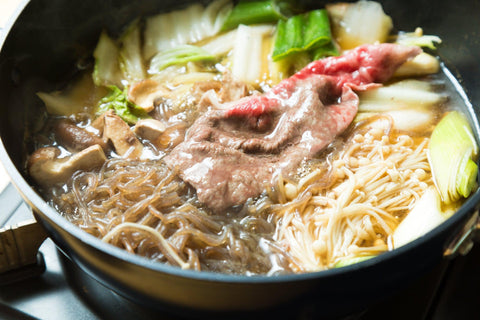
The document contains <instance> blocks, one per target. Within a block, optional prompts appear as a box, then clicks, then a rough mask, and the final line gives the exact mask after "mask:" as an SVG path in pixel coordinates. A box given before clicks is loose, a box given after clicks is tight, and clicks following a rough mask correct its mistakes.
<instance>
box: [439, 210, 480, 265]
mask: <svg viewBox="0 0 480 320" xmlns="http://www.w3.org/2000/svg"><path fill="white" fill-rule="evenodd" d="M475 242H480V216H479V210H478V209H477V210H475V212H474V213H473V214H472V216H471V217H470V219H468V221H467V223H465V225H464V226H463V228H462V229H461V230H460V232H459V233H457V234H456V235H455V236H454V237H453V239H452V240H451V241H450V242H449V244H448V245H447V246H446V249H445V251H444V253H443V256H444V257H446V258H449V259H450V258H455V257H456V256H458V255H459V254H461V255H466V254H467V253H468V252H470V250H471V249H472V247H473V244H474V243H475Z"/></svg>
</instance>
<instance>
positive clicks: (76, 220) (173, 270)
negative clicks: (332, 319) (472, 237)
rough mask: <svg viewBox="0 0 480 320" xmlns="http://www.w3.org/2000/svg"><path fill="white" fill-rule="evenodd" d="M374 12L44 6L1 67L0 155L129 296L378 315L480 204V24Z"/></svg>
mask: <svg viewBox="0 0 480 320" xmlns="http://www.w3.org/2000/svg"><path fill="white" fill-rule="evenodd" d="M382 5H383V10H384V11H385V12H386V13H387V14H388V15H387V14H385V13H384V12H383V11H382V7H381V6H380V5H378V4H377V3H373V2H364V1H362V2H358V3H357V2H355V3H351V4H345V3H341V4H338V3H336V4H334V3H330V4H328V5H327V6H325V4H316V3H312V4H309V3H305V4H302V7H301V8H300V6H291V5H289V3H287V2H285V3H282V5H280V6H279V7H275V6H274V7H272V5H271V3H270V2H269V1H264V2H250V3H243V2H241V3H240V4H237V3H230V2H228V1H214V2H209V3H201V4H200V3H195V4H194V3H189V2H184V3H170V2H168V3H162V4H158V3H155V1H141V2H139V3H135V4H132V3H129V2H122V1H118V2H114V3H113V2H108V3H100V4H99V3H94V2H89V1H83V2H81V3H79V4H78V5H77V6H76V7H75V6H73V4H72V2H66V1H65V2H63V1H57V2H55V3H51V2H49V3H48V4H46V3H44V2H43V1H31V2H29V3H28V4H27V5H26V7H25V9H24V11H23V12H22V14H21V15H20V16H19V18H18V19H17V21H16V22H15V24H14V25H13V26H12V28H11V30H10V31H9V32H8V35H7V36H6V38H5V42H4V45H3V48H2V51H1V56H0V59H1V60H0V77H1V78H0V81H1V84H2V90H1V91H0V95H1V98H2V99H1V101H3V104H2V109H1V112H2V117H1V119H2V120H1V121H2V122H1V135H2V141H3V146H4V149H5V150H3V151H4V152H3V154H2V160H3V162H4V163H5V166H6V167H7V169H8V170H9V172H10V173H11V176H12V180H13V182H14V183H15V184H16V186H17V187H18V189H19V190H20V192H21V193H22V194H23V196H24V198H25V199H26V201H27V202H28V203H29V204H30V205H31V206H32V208H33V209H34V212H35V216H36V218H37V221H38V224H40V225H41V226H42V227H43V228H44V229H45V230H46V231H47V234H48V236H50V237H51V238H52V239H53V240H54V241H55V243H56V244H57V245H58V247H59V248H60V250H62V251H63V252H64V253H65V255H66V256H68V257H69V258H70V259H71V260H72V261H73V262H74V263H76V264H77V265H79V266H80V267H81V268H82V269H83V270H85V271H86V272H88V273H89V274H90V275H92V276H93V277H94V278H96V279H98V280H99V281H100V282H101V283H103V284H105V285H106V286H107V287H109V288H112V289H113V290H114V291H116V292H118V293H120V294H121V295H123V296H126V297H128V298H129V299H132V300H134V301H137V302H141V303H143V304H146V305H149V306H173V307H175V308H180V309H187V310H188V309H202V310H207V311H238V310H256V309H262V308H267V307H275V306H278V305H281V304H284V303H286V302H288V303H291V304H292V305H295V304H296V303H300V302H301V301H305V300H308V301H319V303H321V304H322V305H323V304H324V305H325V313H326V314H332V313H333V314H335V313H336V312H338V313H343V312H348V311H349V310H353V309H355V308H358V307H362V306H365V305H367V304H368V303H369V302H370V303H371V302H372V301H375V299H376V298H378V297H380V296H383V295H385V293H393V292H394V291H395V290H396V289H398V288H400V287H401V286H402V285H404V284H405V283H408V282H409V281H411V280H413V279H415V278H416V277H418V276H419V275H420V274H422V273H423V272H426V271H427V270H429V268H431V267H432V266H433V265H434V264H435V263H437V262H438V261H439V260H440V259H441V258H442V255H443V253H444V252H445V250H446V249H447V247H449V246H451V245H452V243H453V244H454V245H455V244H456V243H455V242H454V240H455V237H456V236H457V235H458V234H459V233H461V232H462V230H463V228H464V226H465V224H466V223H467V221H468V222H470V223H471V222H472V221H475V220H472V219H475V218H476V209H477V208H476V207H477V203H478V197H479V195H478V191H477V190H478V188H477V183H476V180H477V165H476V161H477V158H476V157H477V153H478V150H477V149H478V146H477V145H478V138H477V135H478V133H477V130H478V124H477V116H476V109H474V108H472V107H471V104H470V102H471V103H472V104H473V105H474V106H475V105H476V103H478V102H479V100H480V97H479V96H478V93H476V92H475V91H473V88H475V86H476V84H477V80H476V77H475V76H474V75H475V74H477V73H478V72H479V71H480V70H479V66H478V62H477V61H478V59H476V56H477V55H478V52H479V51H478V50H476V49H478V48H476V47H475V46H477V47H478V43H476V42H475V41H474V39H475V38H474V37H475V36H474V32H475V31H474V30H471V28H472V26H471V24H466V23H464V22H463V21H464V20H465V18H464V17H465V16H471V17H472V19H473V20H474V19H478V13H479V10H480V8H479V7H478V5H476V7H475V5H473V6H470V7H469V8H466V7H460V6H455V5H453V4H450V3H447V2H446V1H445V2H440V3H438V5H437V7H436V8H435V10H433V9H432V8H431V7H430V6H429V5H428V3H426V2H425V4H423V3H422V2H420V3H418V2H415V3H412V4H410V3H402V4H399V3H394V2H393V1H385V2H382ZM252 6H253V7H252ZM255 6H257V7H255ZM251 8H256V9H255V10H258V8H262V10H263V11H262V12H263V16H261V17H255V18H252V15H251V14H248V15H244V14H242V11H243V13H244V12H245V11H244V10H247V11H248V10H253V9H251ZM272 8H273V9H272ZM358 12H359V13H361V14H358ZM364 13H365V14H367V16H368V17H369V20H371V21H373V22H374V23H373V22H372V23H371V26H368V28H367V29H366V30H367V31H366V32H363V34H362V28H360V27H359V25H361V24H362V20H361V19H362V18H361V17H362V16H363V14H364ZM447 13H448V15H447ZM52 16H55V17H56V18H55V19H52ZM187 16H188V19H187V18H186V17H187ZM452 16H454V17H459V18H457V19H461V20H459V21H450V22H451V23H452V24H455V26H456V27H457V28H458V29H456V30H455V32H453V30H452V29H449V28H448V27H446V25H447V24H446V21H441V19H440V18H439V17H444V19H453V18H451V17H452ZM460 17H461V18H460ZM242 19H243V20H242ZM359 19H360V20H359ZM363 19H364V18H363ZM172 21H175V23H173V22H172ZM196 23H197V24H196ZM209 24H210V25H209ZM198 25H202V28H199V27H198ZM196 27H198V28H196ZM420 28H423V30H422V29H420ZM397 29H398V30H404V32H398V31H397ZM159 30H162V31H159ZM192 30H195V32H191V31H192ZM357 31H358V32H357ZM459 33H462V34H466V35H470V37H464V36H462V37H461V38H462V39H461V40H460V39H459V37H458V34H459ZM372 37H373V38H372ZM292 39H296V41H292ZM298 39H300V40H298ZM465 39H468V41H471V42H465V41H466V40H465ZM440 42H441V43H440ZM436 55H439V57H440V58H437V57H436ZM447 67H448V68H449V69H448V68H447ZM454 75H455V76H458V77H461V79H462V85H463V86H464V87H465V88H466V90H467V95H468V97H469V98H468V99H469V100H468V99H467V98H466V97H465V94H464V93H463V89H462V88H461V87H460V86H459V85H458V82H457V80H455V76H454ZM469 101H470V102H469ZM452 181H453V182H452ZM345 304H346V305H347V307H346V306H345ZM340 305H342V307H341V308H340V309H338V308H339V306H340ZM347 309H348V310H347Z"/></svg>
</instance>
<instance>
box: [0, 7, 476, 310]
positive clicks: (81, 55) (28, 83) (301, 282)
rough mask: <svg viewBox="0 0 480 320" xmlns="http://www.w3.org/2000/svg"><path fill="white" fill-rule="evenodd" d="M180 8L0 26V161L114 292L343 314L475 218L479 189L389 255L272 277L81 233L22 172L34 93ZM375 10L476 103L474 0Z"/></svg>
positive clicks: (39, 12) (41, 12) (32, 11)
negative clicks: (200, 266)
mask: <svg viewBox="0 0 480 320" xmlns="http://www.w3.org/2000/svg"><path fill="white" fill-rule="evenodd" d="M188 2H189V1H161V2H160V1H153V0H152V1H124V0H122V1H120V0H108V1H98V0H82V1H71V0H69V1H66V0H64V1H61V0H32V1H25V2H24V3H25V9H24V10H23V12H21V14H19V17H18V19H17V20H16V22H15V23H13V22H12V23H10V25H8V26H7V29H9V32H8V34H6V35H5V36H4V39H1V40H0V44H1V43H2V42H3V48H2V49H1V52H0V101H1V103H0V133H1V139H2V143H3V145H2V146H1V148H0V158H1V160H2V162H3V164H4V166H5V167H6V169H7V171H8V172H9V174H10V176H11V179H12V181H13V183H14V184H15V186H16V187H17V189H18V190H19V192H20V193H21V194H22V196H23V198H24V199H25V201H26V202H27V203H28V204H29V205H30V206H31V207H32V208H33V210H34V214H35V217H36V220H37V221H38V223H39V224H40V225H41V226H43V228H44V229H45V230H46V232H47V234H48V236H49V237H51V238H52V239H53V240H54V242H55V243H56V245H57V246H58V248H59V249H60V250H61V251H62V252H64V253H65V255H66V256H68V257H69V258H70V259H71V260H72V261H73V263H75V264H76V265H78V266H80V267H81V268H82V269H83V270H84V271H86V272H87V273H88V274H90V275H91V276H92V277H94V278H95V279H97V280H98V281H100V282H101V283H103V284H104V285H106V286H107V287H109V288H111V289H113V290H114V291H116V292H118V293H119V294H121V295H123V296H125V297H127V298H129V299H132V300H134V301H136V302H140V303H142V304H144V305H146V306H149V307H155V308H156V307H159V306H160V307H173V308H174V309H175V310H184V311H185V310H192V309H194V310H202V311H207V312H210V311H214V312H231V311H249V310H258V309H264V308H270V307H277V306H279V305H285V304H291V305H293V304H296V303H299V302H303V301H315V303H316V304H319V305H321V308H323V310H324V311H325V314H343V313H347V312H351V311H354V310H357V309H358V308H362V307H364V306H367V305H369V304H372V303H373V302H374V301H375V300H376V299H377V298H379V297H381V296H386V295H390V294H393V293H394V292H395V291H396V290H398V289H400V288H402V287H404V286H406V284H408V283H410V282H412V281H414V280H415V279H417V278H418V277H419V276H420V275H422V274H423V273H425V272H427V271H428V270H430V269H431V268H432V267H433V266H434V265H436V264H437V263H438V262H439V261H440V260H441V259H442V257H443V255H444V252H445V250H446V248H447V247H448V246H450V245H451V243H452V241H454V240H455V237H456V236H457V235H458V234H459V233H461V232H462V229H463V228H464V225H465V224H466V223H467V221H469V220H470V221H473V220H472V219H473V218H475V217H476V215H478V212H477V210H478V205H479V203H480V191H478V190H477V191H476V193H475V194H474V195H473V196H472V197H471V198H470V199H469V200H468V201H467V202H466V203H465V204H464V205H463V206H462V208H461V209H460V210H459V211H458V212H457V213H456V214H455V215H454V216H453V217H452V218H450V219H449V220H448V221H446V222H445V223H443V224H442V225H440V226H439V227H437V228H436V229H434V230H433V231H431V232H429V233H428V234H427V235H425V236H424V237H422V238H420V239H417V240H416V241H413V242H412V243H410V244H408V245H406V246H404V247H401V248H399V249H397V250H394V251H392V252H387V253H385V254H382V255H380V256H379V257H376V258H374V259H371V260H368V261H365V262H362V263H359V264H356V265H352V266H349V267H345V268H340V269H335V270H328V271H322V272H315V273H309V274H296V275H285V276H278V277H267V276H254V277H247V276H238V275H225V274H217V273H211V272H195V271H189V270H181V269H179V268H176V267H171V266H167V265H162V264H159V263H155V262H152V261H149V260H146V259H144V258H141V257H138V256H134V255H131V254H128V253H126V252H125V251H123V250H121V249H118V248H114V247H112V246H110V245H108V244H105V243H103V242H101V241H100V240H99V239H97V238H95V237H93V236H90V235H89V234H86V233H84V232H83V231H81V230H80V229H78V228H77V227H75V226H73V225H72V224H70V223H69V222H67V221H66V220H65V219H64V218H62V217H61V216H60V215H59V214H58V213H57V212H56V211H55V210H54V209H53V208H51V207H50V206H48V205H47V204H46V203H45V201H44V200H43V199H42V198H41V196H40V195H39V194H37V192H36V191H35V189H34V188H32V183H31V181H30V178H29V177H28V176H27V175H26V173H25V168H24V163H25V150H26V148H28V146H26V144H25V139H24V138H25V136H26V135H27V134H28V130H29V124H31V123H32V120H33V119H35V118H37V117H39V116H41V111H40V110H42V109H41V107H40V106H41V102H40V101H39V100H38V98H37V97H36V96H35V92H37V91H49V90H52V89H54V88H56V86H58V84H59V83H64V82H66V81H68V80H69V79H70V78H71V77H72V76H73V75H74V74H75V73H76V72H77V71H78V68H77V66H78V65H79V64H81V63H82V61H86V60H88V59H89V58H90V57H91V53H92V51H93V48H94V46H95V44H96V41H97V39H98V35H99V33H100V31H101V30H102V29H103V28H106V29H108V30H109V31H111V32H112V33H115V32H117V33H118V32H119V31H120V29H121V27H122V26H125V25H126V24H127V23H128V22H129V21H131V20H132V19H134V18H136V17H138V16H140V15H150V14H154V13H157V12H161V11H165V10H167V9H169V8H172V7H174V6H181V5H183V4H185V3H188ZM313 2H314V1H311V3H313ZM382 3H383V6H384V9H385V11H386V12H387V13H388V14H389V15H391V16H392V18H393V21H394V23H395V25H396V26H398V27H400V28H401V29H402V30H414V29H415V27H417V26H421V27H423V28H424V30H425V32H426V33H428V34H436V35H439V36H440V37H441V38H442V39H443V44H442V46H441V48H440V49H439V51H438V53H439V55H440V56H441V58H442V59H443V61H445V63H446V64H447V66H448V67H449V68H450V70H451V71H452V73H453V75H454V76H455V77H456V78H457V79H459V82H460V84H461V86H463V88H464V89H465V91H466V93H467V95H468V99H469V101H470V102H471V104H472V105H474V106H477V105H480V91H479V90H477V89H478V88H479V87H480V80H479V76H480V62H479V61H480V34H479V33H478V30H477V29H478V24H479V23H480V1H477V0H472V1H464V2H461V4H460V2H459V1H456V2H454V1H451V0H450V1H447V0H445V1H444V0H438V1H435V3H432V2H431V1H429V0H416V1H401V2H400V1H394V0H390V1H382ZM315 5H316V6H318V4H316V3H315ZM467 104H468V103H467ZM465 112H466V113H467V115H469V117H470V121H471V123H472V126H473V128H474V130H475V134H476V138H477V140H478V135H479V126H478V119H477V118H478V116H479V114H480V110H479V109H478V108H477V107H473V108H472V107H470V108H469V109H468V110H465ZM472 217H473V218H472ZM0 255H1V252H0Z"/></svg>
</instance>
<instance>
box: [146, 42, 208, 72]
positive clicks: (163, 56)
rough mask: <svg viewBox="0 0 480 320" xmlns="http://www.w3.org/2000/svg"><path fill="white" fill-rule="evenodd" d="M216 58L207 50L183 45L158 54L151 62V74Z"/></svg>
mask: <svg viewBox="0 0 480 320" xmlns="http://www.w3.org/2000/svg"><path fill="white" fill-rule="evenodd" d="M215 59H216V58H215V56H214V55H212V54H210V53H209V52H207V51H206V50H204V49H202V48H200V47H197V46H192V45H182V46H178V47H176V48H174V49H170V50H166V51H162V52H159V53H157V54H156V55H155V56H154V57H153V59H152V61H151V62H150V69H149V70H148V72H149V73H157V72H159V71H161V70H163V69H165V68H166V67H169V66H172V65H177V64H185V63H187V62H198V61H214V60H215Z"/></svg>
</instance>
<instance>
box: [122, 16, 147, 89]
mask: <svg viewBox="0 0 480 320" xmlns="http://www.w3.org/2000/svg"><path fill="white" fill-rule="evenodd" d="M120 42H121V48H120V53H119V55H120V56H119V59H120V60H119V62H120V69H121V70H122V71H123V74H124V76H125V78H126V79H127V80H129V81H140V80H143V79H145V77H146V74H145V67H144V62H143V56H142V46H141V32H140V26H139V22H138V20H137V21H135V22H133V23H132V24H131V25H130V26H129V27H128V29H127V31H126V32H125V33H124V34H123V36H122V37H121V38H120Z"/></svg>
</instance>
